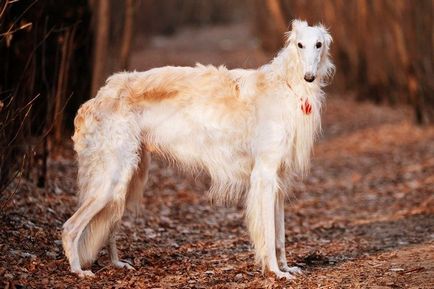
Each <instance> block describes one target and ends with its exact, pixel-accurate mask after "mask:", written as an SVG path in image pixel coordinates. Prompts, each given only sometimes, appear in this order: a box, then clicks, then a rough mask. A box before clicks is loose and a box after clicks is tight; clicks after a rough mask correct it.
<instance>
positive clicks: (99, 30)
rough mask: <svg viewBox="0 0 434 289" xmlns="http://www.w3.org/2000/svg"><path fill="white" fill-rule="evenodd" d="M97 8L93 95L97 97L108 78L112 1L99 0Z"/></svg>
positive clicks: (96, 4)
mask: <svg viewBox="0 0 434 289" xmlns="http://www.w3.org/2000/svg"><path fill="white" fill-rule="evenodd" d="M95 6H97V19H96V22H95V26H96V35H95V45H94V52H93V72H92V86H91V95H92V96H95V95H96V93H97V92H98V89H99V88H100V87H101V85H102V84H103V83H104V80H105V78H106V65H105V64H106V62H107V56H108V44H109V28H110V1H108V0H99V1H98V2H97V3H95Z"/></svg>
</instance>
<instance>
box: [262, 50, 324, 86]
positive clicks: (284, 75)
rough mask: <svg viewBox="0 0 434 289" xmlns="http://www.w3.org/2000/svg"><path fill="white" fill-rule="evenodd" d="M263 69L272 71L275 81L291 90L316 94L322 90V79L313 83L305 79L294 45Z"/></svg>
mask: <svg viewBox="0 0 434 289" xmlns="http://www.w3.org/2000/svg"><path fill="white" fill-rule="evenodd" d="M263 69H266V70H271V72H272V73H271V77H272V78H273V79H272V80H273V81H276V82H278V83H281V84H282V85H286V86H288V87H289V88H290V89H296V90H303V91H306V92H307V91H308V92H310V93H312V92H313V93H316V92H319V91H320V90H321V85H320V82H321V80H320V78H321V76H320V77H319V79H318V80H315V81H314V82H312V83H309V82H306V81H305V80H304V79H303V67H302V64H301V62H300V60H299V59H298V55H297V51H296V47H295V46H294V45H292V44H289V45H288V46H286V47H284V48H283V49H281V50H280V51H279V53H278V54H277V56H276V57H274V59H273V60H272V61H271V62H270V63H269V64H267V65H265V66H264V67H263Z"/></svg>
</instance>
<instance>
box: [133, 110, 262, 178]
mask: <svg viewBox="0 0 434 289" xmlns="http://www.w3.org/2000/svg"><path fill="white" fill-rule="evenodd" d="M251 117H252V115H251V114H250V113H249V112H247V111H244V112H240V113H238V114H232V113H231V112H228V111H224V110H222V109H221V108H220V109H219V108H218V107H215V106H210V105H200V104H195V107H192V106H188V107H180V106H175V105H169V104H166V105H163V104H160V105H158V106H154V107H152V108H149V109H147V110H146V111H145V112H144V115H143V119H142V127H144V132H145V133H144V135H145V141H144V142H145V144H146V146H147V147H148V148H149V150H150V151H154V153H157V154H162V155H163V156H165V157H167V158H168V159H169V160H175V161H176V162H177V163H179V164H180V165H181V166H183V168H186V169H187V170H190V169H192V170H194V169H205V170H206V171H208V173H209V174H210V175H211V177H212V178H213V180H214V181H215V182H223V183H224V182H234V181H237V182H244V181H248V179H249V177H250V172H251V169H252V164H253V160H252V155H251V150H250V141H251V122H252V120H251Z"/></svg>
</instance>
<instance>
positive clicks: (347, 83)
mask: <svg viewBox="0 0 434 289" xmlns="http://www.w3.org/2000/svg"><path fill="white" fill-rule="evenodd" d="M433 6H434V5H433V1H432V0H418V1H412V0H330V1H322V0H309V1H307V0H236V1H234V0H124V1H121V0H107V1H104V0H75V1H55V0H1V1H0V148H1V151H0V192H1V194H0V205H1V207H2V211H3V212H12V211H14V210H16V208H17V204H19V199H20V197H19V196H26V197H27V196H29V195H34V192H37V191H38V190H40V191H38V192H40V194H41V196H42V197H43V198H44V199H40V200H39V201H40V202H41V203H44V202H48V201H47V199H50V200H52V199H51V198H52V196H53V195H52V193H53V192H54V193H56V194H57V198H58V199H56V200H57V202H58V203H57V204H58V205H59V206H60V205H62V204H64V203H65V202H66V203H68V202H69V204H71V207H73V205H72V204H74V203H73V195H74V188H75V185H74V177H75V175H74V173H73V174H71V173H70V171H74V172H75V169H76V168H75V163H74V162H73V161H72V159H73V152H72V148H71V141H70V136H71V135H72V132H73V118H74V116H75V113H76V111H77V109H78V107H79V106H80V105H81V104H82V103H83V102H85V101H86V100H87V99H89V98H91V97H93V96H94V95H95V94H96V91H97V90H98V89H99V87H101V86H102V85H103V84H104V81H105V79H106V78H107V77H108V76H109V75H110V74H112V73H114V72H117V71H121V70H146V69H149V68H152V67H157V66H164V65H194V64H195V63H196V62H200V63H203V64H214V65H220V64H224V65H226V66H227V67H228V68H236V67H243V68H256V67H258V66H261V65H263V64H265V63H267V62H268V61H270V60H271V59H272V57H273V55H275V54H276V53H277V51H278V50H279V49H280V48H281V47H282V45H283V42H284V38H283V33H284V32H285V31H288V30H289V27H290V20H291V19H295V18H300V19H305V20H307V21H308V22H309V23H310V24H316V23H320V22H321V23H323V24H324V25H325V26H326V27H328V28H329V30H330V33H331V35H332V36H333V39H334V42H333V45H332V52H331V54H332V57H333V60H334V62H335V64H336V67H337V72H336V75H335V78H334V81H333V82H332V84H331V85H330V86H329V87H327V92H328V100H327V106H326V110H325V113H324V123H325V126H324V136H323V138H322V141H321V144H320V145H319V148H318V150H317V157H318V159H319V160H321V161H322V162H321V163H320V164H319V168H321V169H318V171H315V169H314V171H313V176H314V177H313V178H312V179H309V182H310V183H311V184H312V186H314V187H315V186H317V187H315V188H320V187H321V186H322V187H321V188H323V189H324V188H326V187H327V184H328V183H327V184H326V181H325V179H328V181H329V182H332V183H333V186H335V187H336V186H337V187H339V186H343V187H344V188H343V192H345V195H346V196H350V197H351V198H353V199H352V200H351V199H348V204H352V203H353V200H354V199H357V198H356V197H354V195H351V194H353V193H354V192H356V191H357V190H356V189H354V187H353V186H354V183H357V182H360V183H363V181H366V186H367V187H362V188H360V190H361V191H364V192H365V191H367V190H368V189H367V188H368V187H369V189H377V191H381V190H380V189H379V188H378V187H375V185H372V178H371V179H365V176H366V175H367V174H369V173H370V172H377V174H382V173H384V174H386V172H385V170H386V168H387V169H388V170H389V172H390V171H392V172H397V173H396V175H395V174H392V176H390V175H387V176H383V177H384V178H383V179H382V180H383V181H384V179H388V178H389V179H388V180H389V181H390V184H393V185H391V186H392V187H388V188H387V189H385V192H386V194H389V193H390V191H393V192H394V193H393V194H395V193H396V194H398V192H401V193H402V190H403V187H402V186H404V187H405V188H407V189H408V190H409V192H412V193H411V194H410V195H408V196H409V197H408V198H409V199H406V198H407V197H405V198H404V197H402V196H401V201H402V204H401V203H399V204H401V205H403V204H404V203H405V204H406V205H410V204H414V202H413V201H414V200H419V201H420V202H419V203H420V204H423V205H422V209H420V208H419V209H420V210H422V211H423V210H425V209H427V208H428V207H430V206H431V205H430V204H433V197H432V192H433V191H434V186H433V183H434V179H433V177H432V176H433V175H434V169H433V168H434V159H433V155H434V147H433V146H434V132H433V123H434V77H433V69H434V49H433V48H434V37H433V27H434V19H433V13H434V10H433V9H434V8H433ZM377 150H379V151H377ZM380 150H381V151H380ZM373 152H376V153H373ZM392 153H393V155H391V154H392ZM342 155H345V156H346V157H348V160H352V161H353V163H352V164H349V163H346V164H341V163H339V164H337V163H334V161H336V162H337V161H338V160H342V158H341V157H342ZM335 165H336V167H335V169H336V170H329V171H328V172H326V171H327V166H328V168H333V167H334V166H335ZM388 165H390V167H389V166H388ZM154 170H155V171H160V169H159V167H158V168H154ZM407 170H408V171H407ZM349 171H352V172H353V174H352V175H351V176H348V178H349V179H348V180H347V179H345V178H343V179H342V175H340V173H344V172H346V173H348V172H349ZM399 172H400V173H399ZM62 174H64V175H62ZM164 174H165V173H163V175H164ZM164 176H167V175H164ZM323 181H324V182H323ZM347 181H348V182H349V183H350V185H348V183H346V182H347ZM176 182H177V181H176ZM176 182H175V183H176ZM379 182H380V181H379ZM381 182H382V181H381ZM381 182H380V183H381ZM385 182H386V181H385ZM406 182H408V186H407V185H405V184H407V183H406ZM155 183H158V180H155ZM169 183H170V182H169ZM374 183H375V182H374ZM380 183H378V185H380ZM386 183H387V182H386ZM205 184H206V182H205ZM381 184H383V185H384V184H385V183H381ZM23 186H25V187H26V188H27V189H28V191H25V190H24V192H21V191H23V189H22V188H23ZM152 186H153V184H152V181H151V187H152ZM347 186H349V187H347ZM372 186H373V187H372ZM199 187H200V186H199ZM200 188H202V187H200ZM305 188H306V187H299V190H300V191H303V190H304V189H305ZM160 189H161V188H160ZM204 189H206V186H205V185H204ZM174 190H175V191H177V192H178V193H179V191H180V189H179V188H178V187H176V189H174ZM192 190H198V188H197V187H196V189H192ZM64 191H65V192H66V193H65V194H66V195H62V194H63V192H64ZM181 191H182V190H181ZM32 192H33V193H32ZM406 192H407V191H406ZM20 194H22V195H20ZM390 194H392V193H390ZM393 194H392V195H393ZM392 195H391V196H392ZM333 196H334V195H333ZM405 196H407V195H406V194H405ZM42 197H41V198H42ZM371 197H372V198H374V199H375V198H377V194H376V193H374V194H373V195H372V196H371ZM392 197H396V196H395V195H393V196H392ZM333 198H334V197H333ZM339 198H340V197H339ZM339 198H336V199H339ZM343 198H344V197H343ZM345 198H346V197H345ZM300 199H301V200H307V199H304V198H303V196H300ZM375 200H377V199H375ZM408 200H412V201H408ZM52 201H53V200H52ZM377 201H378V200H377ZM383 201H384V200H383ZM362 203H363V201H362ZM386 203H390V202H388V201H384V202H383V203H382V202H379V201H378V202H377V203H376V207H375V208H372V211H371V213H372V214H374V215H375V213H376V212H378V210H381V209H382V206H384V204H386ZM44 204H45V203H44ZM23 206H28V207H31V206H36V205H35V201H34V200H33V201H29V202H28V203H26V204H24V205H23ZM306 206H308V205H306ZM395 209H396V208H395ZM407 209H409V210H410V209H412V210H414V209H415V208H414V207H411V208H407ZM431 209H432V206H431ZM431 209H430V210H431ZM41 210H43V209H41ZM362 210H364V209H362ZM396 210H398V209H396ZM368 211H369V210H368ZM3 212H2V213H3ZM26 212H27V213H28V211H26ZM70 213H71V211H66V212H64V215H63V217H62V218H61V219H62V220H63V221H64V220H66V217H67V216H68V214H70ZM335 213H336V212H335ZM336 214H338V213H336ZM356 215H357V214H356ZM431 216H432V215H431ZM305 217H306V215H305ZM343 218H344V217H343ZM424 220H425V219H424ZM419 221H420V220H415V222H416V223H417V222H419ZM312 222H313V223H314V222H315V221H314V219H312ZM427 222H428V221H427ZM59 224H61V223H59ZM148 225H149V224H148ZM413 225H414V224H413V223H409V224H408V227H409V228H410V227H412V226H413ZM59 226H60V225H59ZM433 226H434V225H433V223H432V218H431V221H430V222H428V223H425V227H427V230H428V233H429V234H428V233H427V234H428V235H429V236H434V232H433ZM398 227H399V226H398ZM413 233H414V232H413ZM430 234H431V235H430ZM409 235H411V234H410V233H409ZM422 235H423V238H422V239H423V240H425V241H426V238H428V237H426V236H425V235H424V234H422ZM428 235H427V236H428ZM424 238H425V239H424ZM395 241H396V240H395ZM407 241H408V240H407ZM396 242H398V241H396ZM431 253H432V251H431ZM59 254H60V253H59ZM424 254H427V253H426V252H425V253H424ZM59 256H60V255H59ZM309 256H310V255H309ZM305 257H306V256H305ZM59 258H60V257H59ZM306 258H307V257H306ZM312 258H313V259H312V260H315V258H320V260H319V261H321V256H319V257H318V256H317V255H313V257H312ZM305 261H306V260H305ZM306 262H307V261H306ZM312 262H313V261H312ZM1 273H2V271H1V270H0V276H1ZM3 273H4V272H3ZM425 277H426V276H425ZM362 287H363V286H362ZM418 288H419V287H418ZM420 288H422V287H420ZM427 288H428V287H427ZM431 288H432V287H431Z"/></svg>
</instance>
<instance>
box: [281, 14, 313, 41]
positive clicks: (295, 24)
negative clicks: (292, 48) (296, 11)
mask: <svg viewBox="0 0 434 289" xmlns="http://www.w3.org/2000/svg"><path fill="white" fill-rule="evenodd" d="M307 26H308V24H307V22H306V21H303V20H299V19H295V20H292V24H291V31H288V32H286V33H285V37H286V45H288V44H289V43H291V42H294V41H295V38H296V35H297V30H300V29H301V28H304V27H307Z"/></svg>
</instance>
